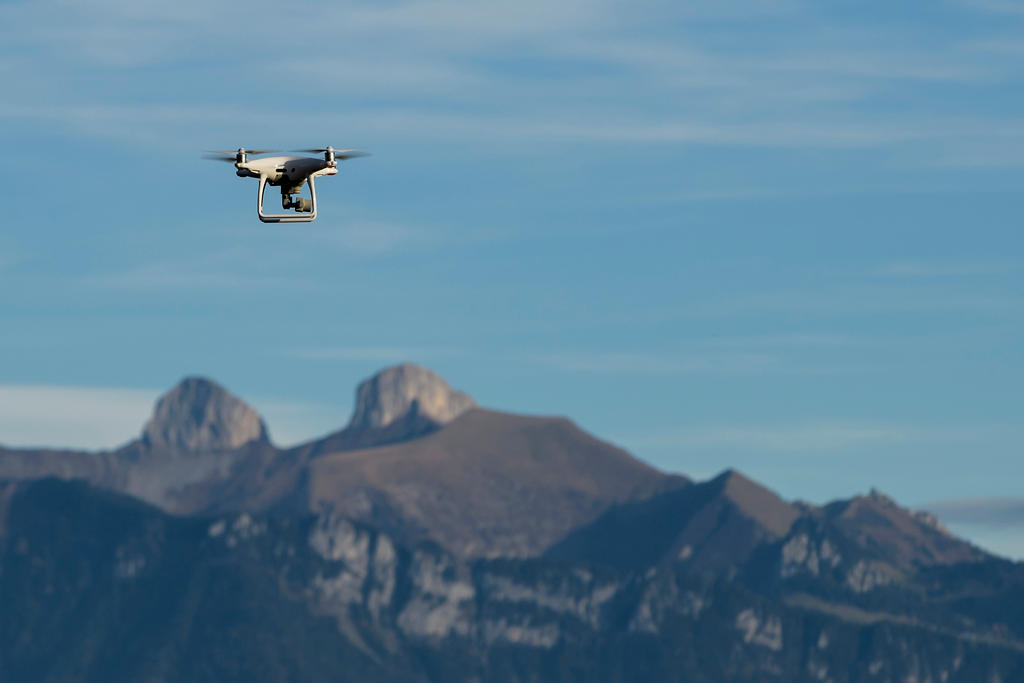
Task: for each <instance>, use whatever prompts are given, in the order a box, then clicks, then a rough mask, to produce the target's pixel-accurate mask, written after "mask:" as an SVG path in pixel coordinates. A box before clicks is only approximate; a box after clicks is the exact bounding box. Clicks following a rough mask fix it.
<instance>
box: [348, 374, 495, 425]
mask: <svg viewBox="0 0 1024 683" xmlns="http://www.w3.org/2000/svg"><path fill="white" fill-rule="evenodd" d="M474 407H476V401H474V400H473V399H472V397H470V396H469V395H467V394H464V393H462V392H461V391H456V390H455V389H452V388H451V387H450V386H448V382H446V381H445V380H444V378H443V377H441V376H440V375H438V374H437V373H435V372H432V371H430V370H428V369H426V368H423V367H420V366H418V365H413V364H411V363H405V364H402V365H396V366H394V367H390V368H387V369H385V370H382V371H381V372H379V373H377V374H376V375H374V376H373V377H371V378H369V379H367V380H365V381H364V382H361V383H360V384H359V388H358V389H357V390H356V408H355V411H354V412H353V414H352V419H351V421H350V422H349V429H383V428H385V427H388V426H389V425H391V424H393V423H395V422H398V421H400V420H403V419H406V418H409V417H421V418H427V419H429V420H432V421H433V422H436V423H437V424H439V425H443V424H447V423H448V422H451V421H452V420H454V419H455V418H456V417H458V416H459V415H461V414H462V413H464V412H466V411H467V410H469V409H470V408H474Z"/></svg>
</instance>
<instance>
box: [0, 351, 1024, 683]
mask: <svg viewBox="0 0 1024 683" xmlns="http://www.w3.org/2000/svg"><path fill="white" fill-rule="evenodd" d="M356 395H357V401H356V408H355V410H354V412H353V416H352V419H351V420H350V422H349V424H348V425H347V426H346V427H345V428H344V429H342V430H340V431H338V432H335V433H333V434H329V435H327V436H325V437H323V438H321V439H317V440H315V441H311V442H309V443H306V444H302V445H300V446H296V447H293V448H287V449H280V448H277V447H276V446H274V444H273V443H272V442H271V440H270V437H269V432H268V429H267V427H266V425H265V424H264V422H263V420H262V419H261V418H260V416H259V415H258V414H257V413H256V412H255V411H254V410H253V409H252V408H250V407H249V406H247V405H246V404H245V403H244V402H243V401H241V400H240V399H238V398H237V397H235V396H232V395H231V394H230V393H229V392H228V391H226V390H225V389H224V388H222V387H220V386H219V385H217V384H215V383H214V382H212V381H210V380H206V379H202V378H188V379H186V380H184V381H182V382H181V383H180V384H179V385H178V386H176V387H175V388H174V389H172V390H171V391H170V392H168V393H167V394H165V395H164V396H163V397H161V398H160V400H159V401H158V403H157V406H156V408H155V410H154V414H153V416H152V418H151V419H150V420H149V422H148V423H147V424H146V425H145V426H144V428H143V431H142V435H141V436H140V438H138V439H136V440H134V441H131V442H129V443H128V444H126V445H125V446H123V447H121V448H119V449H116V450H114V451H109V452H98V453H94V452H73V451H57V450H10V449H3V448H0V600H2V602H0V604H2V605H4V608H3V609H2V610H0V634H2V636H3V637H0V680H3V681H69V680H78V681H148V680H154V681H155V680H160V681H171V680H188V681H206V680H209V681H236V680H237V681H242V680H245V681H279V680H280V681H284V680H302V681H336V680H359V681H374V680H403V681H405V680H423V681H448V680H465V681H539V680H607V681H618V680H629V681H634V680H651V681H655V680H657V681H663V680H698V681H725V680H747V681H762V680H778V681H802V680H807V681H825V680H832V681H860V680H864V681H869V680H871V681H874V680H879V681H910V680H915V681H922V682H923V681H928V680H930V681H936V682H938V681H976V680H985V681H988V680H1000V681H1012V680H1024V564H1021V563H1012V562H1009V561H1007V560H1003V559H1000V558H996V557H993V556H991V555H989V554H987V553H985V552H983V551H982V550H980V549H978V548H976V547H974V546H972V545H971V544H969V543H967V542H965V541H963V540H961V539H958V538H956V537H954V536H952V535H951V534H950V533H949V532H948V531H946V530H945V529H944V528H943V527H942V526H941V525H940V524H939V523H938V521H937V520H936V519H935V518H934V517H932V516H930V515H927V514H925V513H917V512H913V511H910V510H907V509H904V508H902V507H900V506H899V505H897V504H896V503H895V502H894V501H892V500H890V499H889V498H887V497H885V496H884V495H882V494H880V493H878V492H875V491H873V492H871V493H870V494H869V495H865V496H858V497H856V498H853V499H851V500H845V501H838V502H835V503H831V504H828V505H825V506H821V507H818V506H812V505H808V504H805V503H790V502H787V501H784V500H782V499H781V498H779V497H778V496H776V495H775V494H774V493H773V492H771V491H770V490H769V489H767V488H765V487H763V486H761V485H759V484H757V483H756V482H753V481H751V480H750V479H748V478H746V477H745V476H743V475H742V474H740V473H738V472H735V471H731V470H730V471H726V472H724V473H722V474H721V475H719V476H718V477H716V478H714V479H712V480H710V481H706V482H699V483H695V482H692V481H691V480H689V479H688V478H686V477H683V476H680V475H674V474H667V473H664V472H660V471H658V470H656V469H654V468H652V467H650V466H649V465H646V464H645V463H643V462H641V461H639V460H637V459H636V458H634V457H633V456H631V455H630V454H628V453H627V452H625V451H623V450H622V449H619V448H617V447H615V446H613V445H611V444H608V443H606V442H603V441H600V440H599V439H597V438H594V437H593V436H591V435H589V434H587V433H585V432H583V431H582V430H580V429H579V428H578V427H576V426H575V425H573V424H572V423H571V422H570V421H568V420H566V419H564V418H543V417H524V416H518V415H510V414H504V413H498V412H494V411H490V410H484V409H481V408H479V407H478V406H477V405H476V403H475V402H474V401H473V399H472V398H470V397H469V396H468V395H466V394H464V393H462V392H459V391H456V390H453V389H452V388H451V387H449V386H448V384H447V383H446V382H445V381H444V380H443V379H442V378H441V377H439V376H438V375H436V374H435V373H433V372H431V371H429V370H426V369H424V368H421V367H418V366H414V365H400V366H395V367H392V368H387V369H385V370H383V371H382V372H380V373H378V374H377V375H375V376H374V377H372V378H370V379H368V380H366V381H365V382H363V383H362V384H360V386H359V387H358V389H357V392H356ZM0 439H2V435H0Z"/></svg>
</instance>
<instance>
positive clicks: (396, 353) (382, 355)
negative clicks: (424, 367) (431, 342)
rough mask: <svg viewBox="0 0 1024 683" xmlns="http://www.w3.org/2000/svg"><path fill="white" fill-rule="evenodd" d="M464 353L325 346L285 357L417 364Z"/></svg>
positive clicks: (388, 347)
mask: <svg viewBox="0 0 1024 683" xmlns="http://www.w3.org/2000/svg"><path fill="white" fill-rule="evenodd" d="M461 353H464V351H463V350H461V349H455V348H430V347H392V346H323V347H308V348H298V349H290V350H288V351H287V352H286V353H285V355H287V356H289V357H291V358H301V359H305V360H341V361H375V362H383V363H399V362H416V361H417V360H418V359H423V358H439V357H444V356H454V355H459V354H461Z"/></svg>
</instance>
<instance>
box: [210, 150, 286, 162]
mask: <svg viewBox="0 0 1024 683" xmlns="http://www.w3.org/2000/svg"><path fill="white" fill-rule="evenodd" d="M280 151H281V150H279V149H246V148H245V147H240V148H238V149H208V150H206V154H205V155H203V158H204V159H209V160H211V161H230V162H231V163H234V162H235V159H236V158H237V157H238V155H239V154H270V153H271V152H280Z"/></svg>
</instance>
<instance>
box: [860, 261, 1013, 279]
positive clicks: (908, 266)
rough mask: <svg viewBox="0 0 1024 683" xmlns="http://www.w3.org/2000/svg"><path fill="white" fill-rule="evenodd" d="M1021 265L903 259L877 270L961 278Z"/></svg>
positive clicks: (924, 276)
mask: <svg viewBox="0 0 1024 683" xmlns="http://www.w3.org/2000/svg"><path fill="white" fill-rule="evenodd" d="M1020 269H1021V266H1020V265H1019V264H1018V265H1015V264H1012V263H1007V262H994V261H983V262H980V261H975V262H962V263H951V262H945V263H937V262H924V261H903V262H897V263H887V264H884V265H882V266H879V267H878V269H877V270H876V271H875V272H876V273H877V274H879V275H886V276H894V277H907V278H916V277H920V278H959V277H971V276H983V275H998V274H1002V273H1008V272H1012V271H1015V270H1020Z"/></svg>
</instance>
